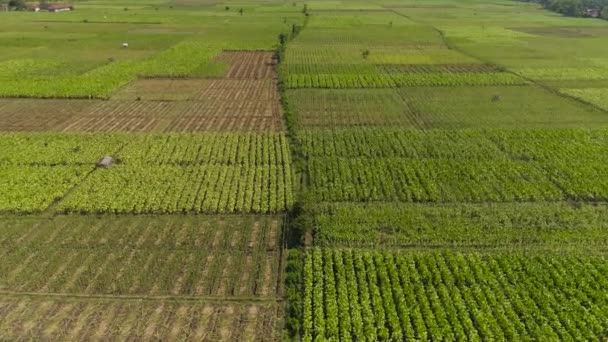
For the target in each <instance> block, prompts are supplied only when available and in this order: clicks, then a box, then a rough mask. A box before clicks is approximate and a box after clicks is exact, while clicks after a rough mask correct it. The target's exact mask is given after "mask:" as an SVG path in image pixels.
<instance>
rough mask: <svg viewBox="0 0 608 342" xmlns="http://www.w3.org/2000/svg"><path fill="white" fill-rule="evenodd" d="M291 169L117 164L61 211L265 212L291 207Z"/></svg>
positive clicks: (93, 178)
mask: <svg viewBox="0 0 608 342" xmlns="http://www.w3.org/2000/svg"><path fill="white" fill-rule="evenodd" d="M290 178H291V172H290V171H289V166H287V165H261V166H256V165H246V166H242V165H237V166H235V165H226V164H223V165H209V164H201V165H196V166H172V165H162V166H155V165H137V164H134V165H117V166H115V167H113V168H111V169H110V170H98V171H96V172H94V173H93V174H91V176H90V177H89V178H87V179H86V181H85V182H83V183H82V184H81V185H80V186H79V187H78V188H77V189H75V191H74V192H72V193H71V194H70V196H68V197H67V198H66V199H65V200H64V201H62V202H61V203H60V204H59V206H58V210H59V211H62V212H78V213H200V212H220V213H224V212H225V213H232V212H239V213H247V212H255V213H266V212H271V213H274V212H280V211H284V210H287V209H288V208H290V207H291V204H292V203H293V195H292V189H291V179H290Z"/></svg>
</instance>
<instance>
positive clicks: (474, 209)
mask: <svg viewBox="0 0 608 342" xmlns="http://www.w3.org/2000/svg"><path fill="white" fill-rule="evenodd" d="M310 210H311V214H312V215H314V223H313V224H314V241H315V244H316V245H320V246H334V245H338V246H369V247H373V246H393V247H421V248H422V247H456V248H507V249H508V248H513V246H518V247H525V246H528V247H529V248H530V249H534V250H543V249H557V250H566V249H567V248H568V246H572V247H573V248H581V247H584V248H591V249H593V251H594V252H598V253H602V252H603V251H604V250H605V243H606V238H605V234H606V232H607V229H608V226H607V224H606V222H605V220H604V218H605V217H606V215H607V214H608V212H607V210H608V208H606V206H605V205H603V204H601V205H597V206H595V205H590V204H584V205H580V206H576V205H571V204H566V203H500V204H448V205H428V204H419V203H416V204H409V203H403V204H400V203H367V204H361V203H332V204H324V205H317V206H313V207H311V208H310ZM591 246H594V247H591Z"/></svg>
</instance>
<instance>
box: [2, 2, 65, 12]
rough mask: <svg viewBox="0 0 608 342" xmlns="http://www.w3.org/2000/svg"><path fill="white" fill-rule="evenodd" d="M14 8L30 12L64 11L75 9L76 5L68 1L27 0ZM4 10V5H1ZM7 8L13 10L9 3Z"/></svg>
mask: <svg viewBox="0 0 608 342" xmlns="http://www.w3.org/2000/svg"><path fill="white" fill-rule="evenodd" d="M12 9H15V10H25V11H30V12H40V11H48V12H63V11H73V10H74V6H73V5H71V4H66V3H48V2H43V3H38V2H26V3H22V5H21V6H15V7H13V8H12ZM0 10H2V7H0ZM6 10H11V6H9V5H7V8H6Z"/></svg>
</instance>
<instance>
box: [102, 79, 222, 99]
mask: <svg viewBox="0 0 608 342" xmlns="http://www.w3.org/2000/svg"><path fill="white" fill-rule="evenodd" d="M209 82H211V80H206V79H166V78H147V79H141V80H137V81H134V82H132V83H131V84H129V85H128V86H126V87H124V88H123V89H121V90H120V91H118V92H117V93H116V94H114V95H113V96H112V98H111V99H112V100H121V101H137V100H142V101H187V100H194V99H196V98H197V96H198V93H199V92H200V90H201V89H203V88H205V86H206V84H208V83H209Z"/></svg>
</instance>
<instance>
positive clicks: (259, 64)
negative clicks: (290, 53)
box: [214, 51, 276, 80]
mask: <svg viewBox="0 0 608 342" xmlns="http://www.w3.org/2000/svg"><path fill="white" fill-rule="evenodd" d="M273 56H274V52H271V51H224V52H222V53H221V54H220V55H219V56H217V57H216V58H215V59H214V61H215V62H222V63H226V64H228V65H229V69H228V72H227V73H226V75H225V76H224V77H225V78H229V79H256V80H257V79H273V78H276V72H275V70H274V68H275V65H276V61H275V60H274V59H273Z"/></svg>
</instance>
